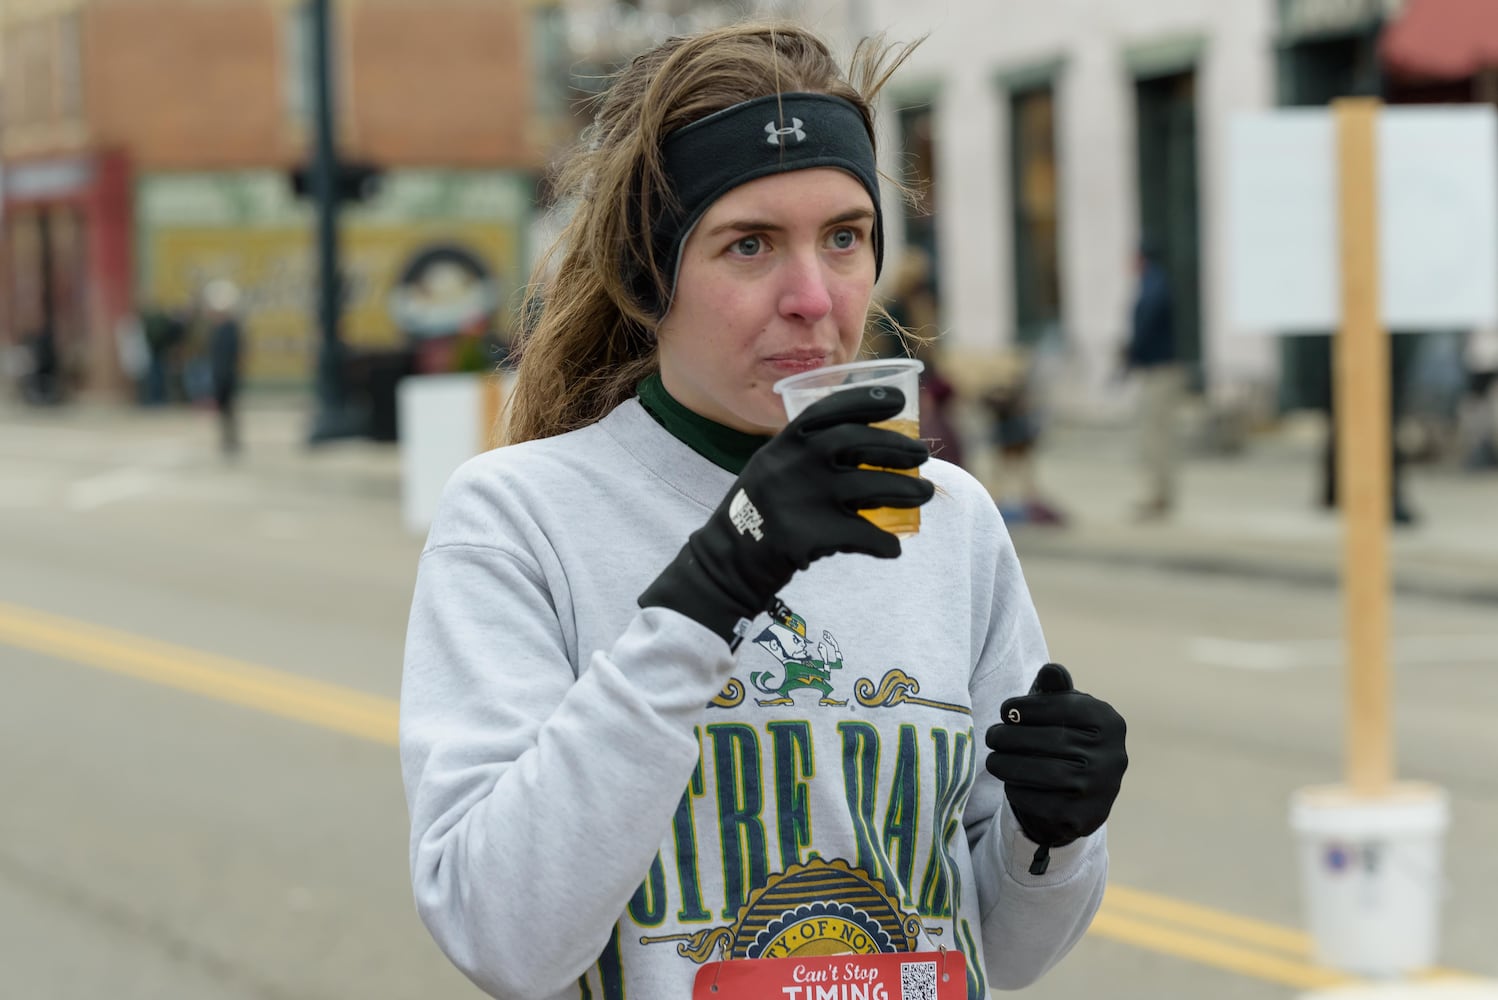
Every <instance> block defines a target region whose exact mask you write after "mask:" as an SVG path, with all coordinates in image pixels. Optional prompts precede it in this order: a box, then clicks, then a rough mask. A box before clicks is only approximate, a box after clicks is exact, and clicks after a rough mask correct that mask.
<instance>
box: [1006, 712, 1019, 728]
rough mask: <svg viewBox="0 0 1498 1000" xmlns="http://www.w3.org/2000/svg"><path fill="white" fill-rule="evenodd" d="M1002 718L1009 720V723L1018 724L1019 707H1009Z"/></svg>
mask: <svg viewBox="0 0 1498 1000" xmlns="http://www.w3.org/2000/svg"><path fill="white" fill-rule="evenodd" d="M1004 718H1005V720H1007V721H1008V722H1011V723H1014V724H1016V725H1018V724H1019V709H1017V708H1011V709H1010V710H1009V711H1008V712H1007V713H1006V714H1005V716H1004Z"/></svg>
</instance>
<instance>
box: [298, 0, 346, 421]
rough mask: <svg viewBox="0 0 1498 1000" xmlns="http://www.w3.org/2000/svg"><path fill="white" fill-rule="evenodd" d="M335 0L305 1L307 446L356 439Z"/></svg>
mask: <svg viewBox="0 0 1498 1000" xmlns="http://www.w3.org/2000/svg"><path fill="white" fill-rule="evenodd" d="M331 6H332V0H307V8H306V13H305V15H304V16H306V17H307V18H308V19H309V21H310V24H309V27H310V28H311V32H310V35H311V44H312V93H313V98H312V99H313V148H314V155H313V163H312V177H311V180H312V198H313V202H314V204H315V205H316V210H317V261H318V284H317V324H318V332H319V338H318V354H317V376H316V378H317V381H316V389H317V413H316V416H315V417H314V419H313V423H312V431H311V435H310V438H309V441H308V443H309V444H317V443H319V442H321V441H328V440H332V439H334V438H340V437H349V436H351V435H352V433H353V428H352V426H351V423H352V421H350V419H349V415H348V406H347V400H346V398H345V395H346V394H345V391H344V389H345V387H344V384H343V341H342V338H341V337H340V336H339V329H338V326H339V313H340V311H341V307H342V297H343V296H342V289H341V287H340V286H341V284H342V282H341V280H340V279H341V272H340V270H339V262H338V189H337V188H338V151H337V147H336V132H335V127H336V126H335V113H334V109H335V103H334V94H333V65H332V63H333V23H332V21H333V16H332V11H331V10H330V7H331Z"/></svg>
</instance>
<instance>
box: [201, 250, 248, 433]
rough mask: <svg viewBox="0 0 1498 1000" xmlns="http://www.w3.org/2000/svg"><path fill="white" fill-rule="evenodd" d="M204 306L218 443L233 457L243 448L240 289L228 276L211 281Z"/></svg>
mask: <svg viewBox="0 0 1498 1000" xmlns="http://www.w3.org/2000/svg"><path fill="white" fill-rule="evenodd" d="M203 310H204V317H203V319H204V323H205V324H206V327H207V334H208V371H209V373H210V376H211V379H212V386H213V405H214V408H215V409H216V410H217V411H218V423H219V447H220V449H221V450H222V452H223V454H224V456H225V457H227V458H232V457H234V456H235V455H237V454H238V453H239V450H240V434H239V407H238V400H239V375H240V357H241V354H242V343H241V341H242V340H243V330H242V328H241V325H240V319H239V289H238V288H237V287H235V285H234V283H233V282H232V281H229V280H228V279H227V278H216V279H214V280H213V281H210V282H209V283H208V286H207V287H206V288H204V290H203Z"/></svg>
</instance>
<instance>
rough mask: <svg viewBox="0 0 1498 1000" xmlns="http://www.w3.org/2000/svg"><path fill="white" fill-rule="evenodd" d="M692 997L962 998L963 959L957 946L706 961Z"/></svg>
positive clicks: (964, 999)
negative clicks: (860, 953) (799, 956)
mask: <svg viewBox="0 0 1498 1000" xmlns="http://www.w3.org/2000/svg"><path fill="white" fill-rule="evenodd" d="M692 1000H967V963H966V961H965V960H964V959H963V956H962V953H961V952H957V951H920V952H907V953H901V954H882V955H823V956H818V957H812V958H744V959H737V960H735V961H730V962H710V963H709V964H707V965H704V966H703V967H702V968H700V969H698V970H697V980H696V982H695V983H693V985H692Z"/></svg>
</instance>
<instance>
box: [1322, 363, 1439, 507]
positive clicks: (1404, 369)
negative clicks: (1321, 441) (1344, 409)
mask: <svg viewBox="0 0 1498 1000" xmlns="http://www.w3.org/2000/svg"><path fill="white" fill-rule="evenodd" d="M1317 341H1319V343H1317ZM1419 347H1420V341H1419V335H1418V334H1408V333H1401V334H1392V333H1391V334H1390V335H1389V415H1388V416H1389V514H1390V517H1391V519H1392V520H1393V522H1394V524H1396V525H1398V526H1399V527H1409V526H1411V525H1413V524H1415V523H1416V522H1417V521H1418V520H1419V517H1418V515H1417V514H1416V513H1415V511H1414V508H1412V507H1411V506H1410V504H1409V502H1408V500H1407V498H1406V495H1405V464H1406V463H1405V454H1404V448H1403V446H1402V445H1401V444H1400V442H1399V424H1400V420H1401V418H1402V417H1403V415H1404V410H1405V397H1406V394H1407V390H1408V388H1409V381H1410V379H1409V373H1410V370H1411V368H1412V367H1413V365H1414V362H1415V358H1416V355H1417V354H1418V353H1419ZM1312 349H1313V350H1315V351H1317V352H1318V353H1320V354H1321V358H1320V359H1319V363H1317V364H1315V365H1314V370H1315V371H1316V372H1317V373H1318V374H1319V375H1320V378H1321V380H1322V383H1323V384H1322V386H1321V394H1320V396H1321V400H1322V406H1323V408H1324V409H1325V412H1326V438H1325V442H1326V444H1325V447H1324V449H1323V450H1322V453H1321V505H1322V506H1323V507H1326V508H1328V509H1335V508H1336V507H1337V406H1336V399H1337V394H1336V392H1335V391H1334V388H1333V385H1332V383H1333V381H1334V379H1333V370H1332V357H1333V353H1334V352H1333V348H1332V338H1331V337H1318V338H1313V348H1312Z"/></svg>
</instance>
